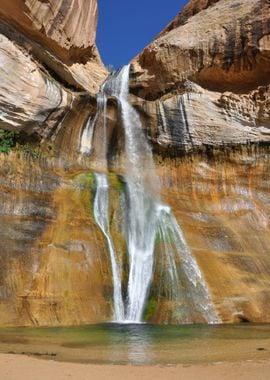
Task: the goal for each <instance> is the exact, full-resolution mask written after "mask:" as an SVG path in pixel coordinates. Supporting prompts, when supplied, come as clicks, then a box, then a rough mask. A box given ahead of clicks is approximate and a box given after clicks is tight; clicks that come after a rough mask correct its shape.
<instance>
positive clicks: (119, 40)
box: [97, 0, 188, 68]
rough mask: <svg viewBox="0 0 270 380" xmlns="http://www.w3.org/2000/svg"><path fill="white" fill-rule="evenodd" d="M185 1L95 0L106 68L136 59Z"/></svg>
mask: <svg viewBox="0 0 270 380" xmlns="http://www.w3.org/2000/svg"><path fill="white" fill-rule="evenodd" d="M187 3H188V0H136V1H133V0H98V6H99V22H98V32H97V46H98V48H99V51H100V54H101V57H102V60H103V62H104V64H105V65H106V66H107V65H109V64H112V65H113V66H114V67H115V68H118V67H120V66H122V65H124V64H126V63H128V62H129V61H130V60H131V59H132V58H133V57H135V56H136V55H137V54H138V53H139V52H140V51H141V50H142V49H143V48H144V47H145V46H146V45H148V44H149V42H151V41H152V39H153V38H154V37H155V36H156V35H157V34H158V33H159V32H161V30H162V29H163V28H164V27H165V26H166V25H167V24H168V23H169V22H170V21H171V20H172V19H173V18H174V17H175V16H176V15H177V13H179V12H180V10H181V9H182V8H183V7H184V5H186V4H187Z"/></svg>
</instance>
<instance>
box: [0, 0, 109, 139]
mask: <svg viewBox="0 0 270 380" xmlns="http://www.w3.org/2000/svg"><path fill="white" fill-rule="evenodd" d="M96 23H97V4H96V1H94V0H91V1H86V0H77V1H68V2H67V1H55V0H48V1H38V0H34V1H22V0H15V1H13V2H10V1H6V0H1V8H0V33H1V34H0V75H1V79H2V80H1V83H0V110H1V116H0V127H4V128H8V129H18V130H20V129H23V130H25V131H27V132H28V133H33V132H35V133H36V134H37V135H40V136H41V137H46V136H47V135H48V131H49V130H50V129H52V128H54V127H56V126H57V124H58V123H59V121H61V120H62V119H63V117H64V116H65V115H66V113H67V112H68V110H69V108H70V107H71V104H72V100H73V98H75V97H76V96H77V94H78V92H80V91H84V90H87V91H89V93H90V94H93V95H94V94H95V93H96V92H97V91H98V89H99V86H100V84H101V83H102V82H103V80H104V78H105V77H106V75H107V73H106V70H105V69H104V67H103V65H102V63H101V60H100V58H99V54H98V52H97V49H96V47H95V34H96Z"/></svg>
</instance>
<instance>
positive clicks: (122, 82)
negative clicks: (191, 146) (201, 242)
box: [85, 66, 219, 323]
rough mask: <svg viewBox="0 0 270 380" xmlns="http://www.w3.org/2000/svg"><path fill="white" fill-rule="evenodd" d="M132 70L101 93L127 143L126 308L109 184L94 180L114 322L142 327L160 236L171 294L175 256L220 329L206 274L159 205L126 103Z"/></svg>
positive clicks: (137, 124) (146, 152)
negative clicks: (117, 115) (115, 109)
mask: <svg viewBox="0 0 270 380" xmlns="http://www.w3.org/2000/svg"><path fill="white" fill-rule="evenodd" d="M129 70H130V67H129V66H124V67H123V68H122V69H121V71H119V72H117V73H115V74H113V75H111V76H110V77H109V79H108V80H107V81H106V82H105V84H104V85H103V86H102V90H101V91H102V98H103V99H104V97H106V96H111V97H115V98H116V99H117V102H118V105H119V109H120V110H121V122H122V126H123V129H124V137H125V157H126V162H125V170H124V171H125V173H124V178H125V183H126V186H125V197H126V204H127V207H126V210H125V213H126V215H125V217H124V220H125V221H126V224H127V225H126V226H125V231H126V233H125V235H126V236H125V237H126V244H127V251H128V261H129V273H128V284H127V299H126V300H125V302H124V301H123V298H122V285H121V269H120V265H119V263H118V262H117V259H116V254H115V249H114V245H113V241H112V238H111V235H110V226H109V221H108V207H109V206H108V204H109V196H108V180H107V177H106V175H105V174H95V178H96V184H97V190H96V196H95V205H94V214H95V219H96V222H97V224H98V225H99V226H100V228H101V230H102V231H103V234H104V235H105V237H106V239H107V242H108V247H109V252H110V257H111V265H112V273H113V277H114V278H113V285H114V317H115V320H116V321H118V322H123V321H125V322H133V323H139V322H141V321H142V318H143V313H144V309H145V305H146V302H147V298H148V294H149V289H150V286H151V281H152V278H153V272H154V263H155V241H156V237H157V235H159V237H160V239H161V241H162V242H163V243H164V244H163V245H164V252H163V255H164V256H165V260H166V262H167V264H168V265H167V266H168V271H169V277H170V279H171V281H170V282H171V294H174V293H175V289H177V283H178V282H179V281H180V279H179V274H178V269H177V265H176V255H178V258H179V260H180V262H181V266H182V271H183V272H184V273H185V276H186V278H187V279H188V283H189V291H190V293H191V294H192V297H193V298H194V302H195V303H196V306H197V309H199V311H200V313H201V314H202V315H203V317H204V318H205V320H206V321H207V322H208V323H216V322H218V321H219V319H218V316H217V314H216V312H215V310H214V307H213V304H212V300H211V297H210V294H209V291H208V288H207V285H206V283H205V281H204V279H203V276H202V273H201V271H200V269H199V267H198V265H197V263H196V261H195V258H194V257H193V256H192V255H191V252H190V250H189V248H188V246H187V244H186V242H185V239H184V236H183V233H182V231H181V229H180V226H179V225H178V223H177V221H176V219H175V217H174V216H173V214H172V212H171V210H170V208H169V207H168V206H165V205H163V204H162V203H161V201H160V191H159V189H160V185H159V179H158V177H157V175H156V171H155V165H154V161H153V156H152V151H151V148H150V146H149V144H148V142H147V138H146V137H145V134H144V131H143V126H142V123H141V120H140V117H139V114H138V113H137V111H136V110H135V109H134V108H133V107H132V106H131V104H130V103H129V101H128V97H129ZM99 96H101V95H99ZM105 103H106V101H105ZM105 103H104V104H105ZM105 111H106V108H105V106H103V112H104V134H105V133H106V132H105V131H106V128H105V119H106V115H105V113H106V112H105ZM100 113H101V107H99V108H98V114H100ZM85 133H87V132H85ZM168 240H169V243H168V242H167V241H168ZM165 242H166V243H165ZM175 297H177V296H175ZM197 303H198V304H199V305H197Z"/></svg>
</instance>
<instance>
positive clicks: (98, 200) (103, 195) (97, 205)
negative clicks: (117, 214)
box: [94, 173, 124, 322]
mask: <svg viewBox="0 0 270 380" xmlns="http://www.w3.org/2000/svg"><path fill="white" fill-rule="evenodd" d="M95 180H96V196H95V201H94V216H95V220H96V222H97V224H98V225H99V227H100V228H101V230H102V232H103V234H104V236H105V237H106V239H107V242H108V247H109V253H110V259H111V266H112V277H113V278H112V279H113V301H114V320H115V321H118V322H120V321H123V320H124V304H123V299H122V285H121V272H120V266H119V264H118V263H117V257H116V253H115V248H114V244H113V240H112V237H111V233H110V225H109V191H108V190H109V184H108V179H107V175H106V174H98V173H95Z"/></svg>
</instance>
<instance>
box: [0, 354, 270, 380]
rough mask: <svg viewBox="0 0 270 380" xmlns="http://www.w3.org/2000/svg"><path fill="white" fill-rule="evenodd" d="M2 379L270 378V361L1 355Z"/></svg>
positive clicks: (147, 379)
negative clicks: (110, 361) (162, 362)
mask: <svg viewBox="0 0 270 380" xmlns="http://www.w3.org/2000/svg"><path fill="white" fill-rule="evenodd" d="M0 379H1V380H88V379H90V380H91V379H93V380H109V379H110V380H119V379H120V380H122V379H123V380H135V379H136V380H161V379H162V380H163V379H164V380H176V379H177V380H223V379H228V380H229V379H230V380H269V379H270V360H268V361H262V362H239V363H215V364H208V365H190V366H176V367H158V366H153V367H147V366H142V367H136V366H129V365H128V366H119V365H90V364H73V363H60V362H55V361H46V360H40V359H35V358H31V357H27V356H22V355H8V354H0Z"/></svg>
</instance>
